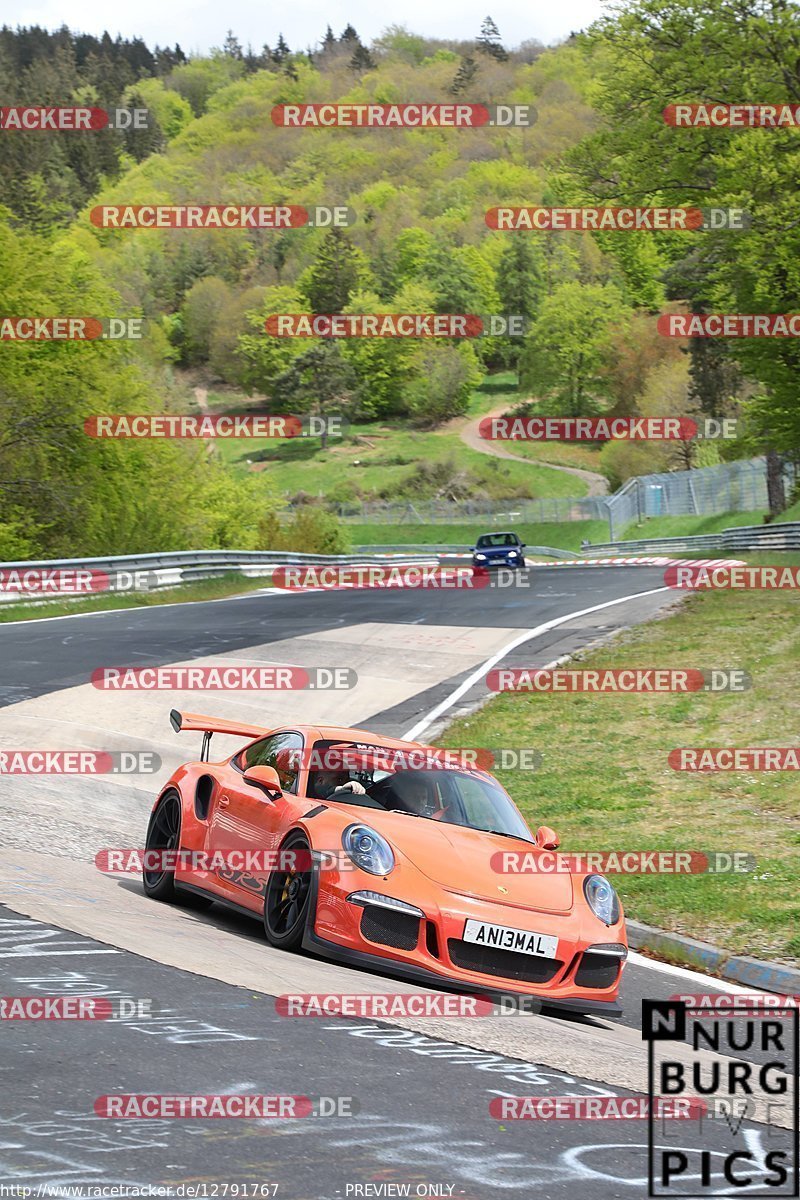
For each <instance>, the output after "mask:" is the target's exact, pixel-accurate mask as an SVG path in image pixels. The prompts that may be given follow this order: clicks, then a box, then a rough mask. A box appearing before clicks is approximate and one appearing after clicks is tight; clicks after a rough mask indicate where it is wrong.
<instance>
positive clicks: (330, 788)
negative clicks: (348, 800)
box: [314, 771, 367, 800]
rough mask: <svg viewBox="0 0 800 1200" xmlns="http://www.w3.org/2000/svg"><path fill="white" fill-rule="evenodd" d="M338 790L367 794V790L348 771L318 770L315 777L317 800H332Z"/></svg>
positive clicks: (358, 794)
mask: <svg viewBox="0 0 800 1200" xmlns="http://www.w3.org/2000/svg"><path fill="white" fill-rule="evenodd" d="M337 792H349V793H350V794H351V795H353V793H355V795H357V796H366V794H367V790H366V788H365V787H364V785H363V784H361V783H359V782H358V780H357V779H351V778H350V776H349V774H348V772H347V771H317V772H315V778H314V795H315V797H316V799H317V800H330V799H331V797H332V796H335V795H336V793H337Z"/></svg>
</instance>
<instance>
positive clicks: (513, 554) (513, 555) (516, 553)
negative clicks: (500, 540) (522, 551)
mask: <svg viewBox="0 0 800 1200" xmlns="http://www.w3.org/2000/svg"><path fill="white" fill-rule="evenodd" d="M508 557H509V558H518V557H519V550H509V552H508Z"/></svg>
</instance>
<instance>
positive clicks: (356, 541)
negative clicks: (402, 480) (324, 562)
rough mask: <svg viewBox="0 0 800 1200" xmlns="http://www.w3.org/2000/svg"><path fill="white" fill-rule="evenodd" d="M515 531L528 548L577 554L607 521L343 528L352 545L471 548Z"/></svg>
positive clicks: (601, 533) (602, 534)
mask: <svg viewBox="0 0 800 1200" xmlns="http://www.w3.org/2000/svg"><path fill="white" fill-rule="evenodd" d="M493 528H494V529H498V528H502V529H514V530H515V531H516V532H517V533H518V534H519V535H520V537H521V538H522V540H523V542H525V543H526V544H527V545H528V546H552V547H554V548H555V549H557V550H574V551H575V552H576V553H577V552H578V551H580V548H581V540H582V539H583V538H586V539H587V540H588V541H595V542H600V541H603V539H604V538H607V537H608V523H607V522H606V521H562V522H551V523H548V522H542V523H538V522H537V523H534V522H527V521H505V520H503V521H500V522H495V523H494V524H492V523H491V522H483V523H480V524H472V525H455V524H454V525H446V524H442V525H351V524H348V525H347V526H346V529H347V532H348V534H349V536H350V540H351V542H352V544H353V545H354V546H381V545H384V546H391V545H395V544H396V545H414V544H418V545H422V546H435V545H437V544H439V543H441V544H442V545H459V546H471V545H473V544H474V542H475V539H476V538H477V537H479V536H480V535H481V534H482V533H487V532H489V531H491V529H493Z"/></svg>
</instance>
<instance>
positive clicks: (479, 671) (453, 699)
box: [402, 587, 673, 742]
mask: <svg viewBox="0 0 800 1200" xmlns="http://www.w3.org/2000/svg"><path fill="white" fill-rule="evenodd" d="M672 590H673V589H672V588H668V587H660V588H651V589H650V591H649V592H633V593H632V594H631V595H630V596H620V597H619V599H618V600H606V601H605V603H604V604H594V605H592V607H591V608H582V609H580V610H579V611H578V612H572V613H567V614H566V616H563V617H555V618H554V619H553V620H552V621H545V623H544V624H543V625H537V626H536V628H535V629H529V630H528V631H527V632H526V633H522V634H520V636H519V637H516V638H514V639H513V641H510V642H509V643H508V644H507V645H506V646H503V647H502V649H500V650H498V651H497V653H496V654H493V655H492V657H491V658H487V660H486V662H484V663H482V664H481V665H480V666H479V667H477V668H476V669H475V670H474V671H473V672H472V674H471V675H469V676H468V677H467V678H466V679H465V680H464V682H463V683H461V684H459V686H458V687H457V688H456V689H455V691H454V692H451V693H450V695H449V696H448V697H447V698H446V699H444V700H442V702H441V704H437V705H436V707H435V708H433V709H431V711H430V712H429V713H428V715H427V716H426V717H423V718H422V720H421V721H417V723H416V725H414V726H412V728H411V729H409V730H408V732H407V733H404V734H403V735H402V736H403V740H404V741H407V742H416V741H417V740H418V739H419V736H420V734H422V733H424V732H425V730H426V729H429V728H430V726H431V725H432V724H433V723H434V721H436V720H438V718H439V717H440V716H441V715H442V714H443V713H446V712H447V710H448V709H449V708H452V707H453V705H454V704H456V703H457V702H458V701H459V700H460V699H461V697H462V696H465V695H466V694H467V692H468V691H469V690H470V688H472V687H474V686H475V684H476V683H479V682H480V680H481V678H482V677H484V676H486V675H487V673H488V672H489V671H491V669H492V667H495V666H497V664H498V663H499V662H500V661H501V659H503V658H505V656H506V655H507V654H510V653H511V651H512V650H516V648H517V646H522V645H524V644H525V642H529V641H531V640H532V639H533V638H537V637H540V636H541V635H542V634H543V633H547V632H548V631H549V630H550V629H555V628H556V627H557V626H558V625H565V624H566V623H567V621H574V620H575V619H576V618H577V617H587V616H588V615H589V614H590V613H596V612H601V611H602V610H603V609H604V608H613V607H614V605H615V604H625V603H627V601H629V600H639V599H641V598H642V597H644V596H656V595H657V594H658V593H659V592H670V591H672Z"/></svg>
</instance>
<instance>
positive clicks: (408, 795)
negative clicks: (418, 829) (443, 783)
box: [392, 771, 446, 821]
mask: <svg viewBox="0 0 800 1200" xmlns="http://www.w3.org/2000/svg"><path fill="white" fill-rule="evenodd" d="M392 792H393V793H394V796H395V797H396V798H397V799H398V800H399V801H400V803H399V804H398V805H396V806H395V807H397V808H402V809H405V810H406V811H407V812H413V813H417V815H418V816H420V817H432V818H433V819H434V820H435V821H440V820H441V819H442V817H443V816H444V814H445V811H446V810H445V809H444V808H443V807H442V805H441V804H440V802H439V800H438V798H437V796H436V794H435V790H434V789H433V788H431V787H430V786H429V785H428V782H427V780H426V779H425V778H424V777H423V776H422V775H420V774H419V772H418V771H398V772H397V774H396V775H395V777H394V779H393V780H392Z"/></svg>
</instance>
